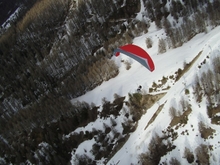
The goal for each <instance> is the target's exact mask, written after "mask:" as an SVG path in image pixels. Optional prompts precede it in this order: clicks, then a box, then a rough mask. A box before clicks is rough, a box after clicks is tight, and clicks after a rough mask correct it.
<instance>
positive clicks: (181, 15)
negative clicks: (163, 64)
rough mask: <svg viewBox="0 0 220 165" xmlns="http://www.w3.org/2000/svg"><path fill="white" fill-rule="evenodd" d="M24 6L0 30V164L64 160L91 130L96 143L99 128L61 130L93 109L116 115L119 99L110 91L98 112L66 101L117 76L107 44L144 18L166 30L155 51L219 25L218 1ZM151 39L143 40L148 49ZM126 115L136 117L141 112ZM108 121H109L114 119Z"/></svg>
mask: <svg viewBox="0 0 220 165" xmlns="http://www.w3.org/2000/svg"><path fill="white" fill-rule="evenodd" d="M141 3H143V4H144V11H143V12H142V13H141V19H140V18H137V17H136V16H137V13H139V12H140V10H141ZM27 4H28V5H27ZM24 6H26V7H24V8H23V12H21V13H20V15H19V17H18V18H17V20H16V21H13V22H12V23H11V24H10V27H9V28H1V32H0V34H1V36H0V82H1V83H0V147H1V148H4V150H1V151H0V164H9V163H12V164H20V163H27V162H30V163H32V164H39V162H42V163H43V164H67V163H68V162H70V158H71V151H72V150H73V149H74V148H76V147H77V146H78V145H79V144H80V142H82V141H83V140H85V139H91V137H94V136H97V137H98V138H100V141H102V140H101V138H102V135H103V134H102V133H101V132H99V131H96V130H94V131H93V132H87V133H79V134H77V135H76V134H75V135H72V136H70V138H64V135H67V134H68V133H70V132H72V131H74V130H75V129H76V128H78V127H79V126H85V125H87V124H88V123H89V122H91V121H95V120H96V119H97V116H98V115H100V116H101V117H102V118H106V117H109V116H110V115H115V116H117V115H118V112H119V111H120V110H121V109H122V107H123V100H124V98H123V97H119V96H117V95H116V96H115V102H113V103H110V102H108V101H106V100H105V99H103V110H102V113H100V112H98V108H99V107H97V106H96V105H93V104H92V105H89V104H88V103H85V102H82V103H80V102H78V103H76V104H74V105H73V104H71V103H70V99H73V98H76V97H78V96H81V95H82V94H85V93H86V92H88V91H90V90H92V89H94V88H95V87H97V86H98V85H100V84H101V83H103V82H104V81H108V80H109V79H112V78H114V77H116V76H117V75H118V73H119V70H118V66H117V65H116V64H115V63H114V61H113V60H111V57H112V55H113V51H114V49H115V48H116V47H118V46H121V45H123V44H127V43H132V40H133V39H134V38H135V37H137V36H140V35H142V34H145V33H147V32H148V28H149V27H150V23H152V22H155V24H156V26H157V28H158V29H162V28H163V29H165V32H166V37H165V38H164V39H160V40H159V42H158V54H162V53H164V52H166V51H167V50H168V49H172V48H176V47H180V46H182V44H183V43H185V42H187V41H189V40H190V39H192V38H193V37H194V36H195V35H196V34H198V33H201V32H206V28H207V26H211V27H216V26H218V25H219V24H220V10H219V8H220V1H219V0H213V1H205V0H203V1H201V0H200V1H199V0H191V1H184V0H182V1H180V0H170V1H167V0H161V1H158V0H148V1H143V2H142V1H140V0H86V1H74V0H35V1H34V0H33V1H31V3H29V1H28V2H26V1H25V3H24ZM152 44H153V41H152V39H151V38H147V39H146V45H147V47H148V48H150V47H152ZM140 97H141V96H139V95H134V96H132V95H131V96H130V100H129V102H128V104H129V105H130V107H136V108H142V106H143V105H136V103H135V101H134V100H138V99H139V98H140ZM158 97H159V96H158ZM156 100H157V99H154V100H153V101H156ZM109 109H110V110H109ZM131 109H132V108H131ZM131 111H132V110H131ZM131 113H134V114H132V115H133V118H132V120H133V121H137V120H138V119H139V118H140V116H141V115H142V113H143V112H141V113H135V112H133V111H132V112H131ZM111 123H112V125H115V124H116V123H115V122H114V120H113V119H111ZM103 127H104V129H105V131H106V133H107V132H108V131H110V130H109V128H108V127H107V126H106V125H103ZM135 127H136V125H135V124H131V121H130V120H128V121H127V122H126V124H124V132H121V133H118V132H117V131H115V139H117V140H118V143H119V144H123V141H125V139H126V138H127V136H126V135H125V134H126V132H131V131H133V130H134V129H135ZM120 140H121V141H120ZM44 143H45V144H49V145H44ZM105 145H106V144H103V146H105ZM95 147H98V148H99V147H100V146H95ZM95 147H94V152H95V150H98V149H97V148H95ZM105 147H106V152H105V153H103V155H102V156H103V157H108V156H109V155H108V154H109V153H108V152H107V150H109V149H112V147H113V146H108V145H106V146H105ZM117 149H118V147H114V152H116V150H117ZM111 154H113V152H112V153H111ZM36 155H37V156H36ZM98 156H100V155H96V157H97V159H99V158H98ZM79 159H80V158H79ZM82 163H83V160H82ZM93 163H94V162H93Z"/></svg>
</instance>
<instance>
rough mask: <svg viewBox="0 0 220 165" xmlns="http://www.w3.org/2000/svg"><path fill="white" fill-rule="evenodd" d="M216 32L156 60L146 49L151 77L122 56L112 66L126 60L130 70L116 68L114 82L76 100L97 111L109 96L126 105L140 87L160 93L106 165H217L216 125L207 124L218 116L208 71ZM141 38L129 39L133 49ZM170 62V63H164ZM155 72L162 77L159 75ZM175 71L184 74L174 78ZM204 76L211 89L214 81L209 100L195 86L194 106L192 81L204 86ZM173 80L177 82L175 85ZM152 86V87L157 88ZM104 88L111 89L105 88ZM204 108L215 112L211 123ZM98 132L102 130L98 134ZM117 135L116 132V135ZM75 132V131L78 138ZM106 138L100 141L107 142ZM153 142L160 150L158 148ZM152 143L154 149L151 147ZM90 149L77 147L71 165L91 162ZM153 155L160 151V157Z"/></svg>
mask: <svg viewBox="0 0 220 165" xmlns="http://www.w3.org/2000/svg"><path fill="white" fill-rule="evenodd" d="M151 30H152V32H151V31H149V33H148V34H147V35H150V36H151V37H152V38H153V37H157V36H158V32H157V33H155V32H154V30H155V29H154V28H153V27H152V29H151ZM218 30H219V27H218V28H215V29H213V30H211V31H210V32H209V33H207V34H199V35H197V36H195V37H194V38H193V39H192V40H191V41H190V42H188V43H186V44H184V45H183V46H182V47H180V48H177V49H174V50H169V51H168V52H166V53H164V54H162V55H159V56H158V55H156V54H155V53H154V52H157V51H156V49H157V47H156V46H155V47H152V48H151V49H149V50H148V51H149V52H150V54H152V58H153V59H154V61H155V65H156V70H155V72H154V73H150V72H147V71H146V69H145V68H143V67H141V66H140V64H139V63H137V62H135V61H133V60H131V59H128V58H127V57H125V56H123V57H121V59H114V60H116V62H117V60H118V63H119V64H120V61H126V60H130V63H131V68H130V69H129V70H126V69H125V65H124V64H123V63H122V64H121V65H120V73H119V75H118V76H117V77H116V78H114V79H112V80H109V81H107V82H104V83H103V84H102V85H101V86H99V87H97V88H95V89H94V90H92V91H90V92H88V93H87V94H86V95H83V96H81V97H79V98H77V100H78V101H86V102H89V103H92V102H93V103H97V104H96V105H101V102H100V101H101V100H102V98H106V100H110V101H113V100H114V97H113V96H114V93H117V94H119V95H121V96H125V97H126V98H127V100H128V98H129V95H128V93H136V89H137V87H138V85H142V86H143V87H144V88H143V93H148V92H149V91H148V90H149V89H150V88H156V89H154V91H152V94H157V93H161V92H162V93H165V95H164V96H162V98H161V99H159V100H158V101H155V103H154V105H153V106H152V107H151V108H149V109H146V108H144V110H145V111H146V112H145V113H144V115H143V116H142V117H141V118H140V121H138V122H137V126H136V127H137V128H136V130H135V131H134V132H133V133H129V138H128V140H127V141H125V144H124V145H123V147H122V148H121V149H120V150H119V151H118V152H117V153H116V154H115V155H114V156H113V157H112V159H110V160H109V161H108V163H107V164H159V163H168V164H169V163H170V164H172V163H175V162H176V163H179V164H191V163H193V162H194V163H195V162H197V163H198V162H200V163H201V164H204V163H207V162H209V163H210V164H218V163H219V159H218V158H219V156H218V152H219V149H218V147H219V140H218V139H219V136H220V135H219V131H220V130H219V126H218V125H219V123H218V122H213V118H218V115H219V110H217V109H219V92H218V90H219V75H218V71H217V72H216V71H214V65H213V62H214V61H218V60H219V51H220V50H219V42H218V40H217V38H218V35H219V34H218ZM161 33H162V32H161ZM155 34H157V36H156V35H155ZM147 35H144V36H141V37H138V38H135V40H134V44H137V45H139V46H142V45H141V43H143V41H144V39H145V38H146V37H147ZM171 57H172V60H168V59H170V58H171ZM173 57H175V58H173ZM217 59H218V60H217ZM171 66H172V67H171ZM179 66H181V67H179ZM159 70H163V71H165V72H162V73H161V72H159ZM180 70H181V71H182V72H184V73H180ZM208 70H209V71H210V70H211V73H212V75H213V76H214V75H216V76H214V77H215V78H214V77H212V79H211V80H213V83H214V82H215V81H216V82H217V83H215V87H214V88H213V89H214V91H212V94H208V95H207V94H206V93H205V92H204V90H205V88H206V86H203V87H202V85H201V88H204V89H201V91H200V92H201V93H200V95H201V96H200V100H198V96H197V94H196V91H195V88H196V87H195V85H196V81H198V80H195V79H196V78H195V77H196V75H197V76H198V77H200V78H201V80H200V83H202V82H204V80H202V78H203V77H202V75H204V74H205V73H207V71H208ZM178 71H179V73H178ZM178 74H180V75H181V77H179V78H178V79H177V77H178V76H177V75H178ZM131 75H132V79H131ZM175 77H176V79H175ZM200 78H199V79H200ZM152 84H157V87H154V86H153V85H152ZM204 84H205V83H204ZM110 86H111V88H109V87H110ZM95 93H99V95H95ZM92 96H96V97H92ZM208 97H210V98H211V99H210V102H211V103H210V104H207V98H208ZM126 98H125V100H126ZM74 101H75V100H73V102H74ZM209 105H210V106H211V105H212V106H211V107H212V108H213V109H215V110H214V111H215V112H214V114H213V115H214V116H215V117H214V116H212V117H210V115H208V113H207V111H208V109H209V108H208V106H209ZM124 106H125V108H124V109H127V108H126V107H127V106H126V105H124ZM212 108H211V109H212ZM123 111H124V110H123V109H122V111H121V112H120V113H121V114H122V115H120V116H119V117H116V119H115V120H116V121H118V123H117V122H116V123H117V124H116V125H117V127H118V125H119V126H120V123H123V121H124V120H125V119H124V115H125V112H123ZM211 111H212V110H211ZM152 119H153V120H152ZM108 120H109V119H108ZM108 120H101V122H100V120H97V121H95V122H94V123H92V124H90V125H88V126H86V127H84V128H80V129H79V130H80V131H83V132H85V131H91V130H92V128H98V127H100V123H105V124H106V125H108V126H109V125H110V127H111V125H112V124H111V122H110V121H108ZM122 125H123V124H122ZM91 127H92V128H91ZM99 129H100V130H102V129H103V128H102V127H101V128H99ZM121 129H122V128H120V127H119V128H117V129H116V130H118V131H119V130H121ZM79 130H76V131H78V132H79ZM119 132H121V131H119ZM111 134H112V132H110V133H108V134H107V135H106V136H109V138H110V137H111V136H112V135H111ZM159 142H160V143H161V146H160V144H158V143H159ZM152 143H153V144H154V145H156V147H154V146H151V145H150V144H152ZM95 144H96V141H95V139H91V140H90V141H85V143H82V145H80V146H79V147H78V148H77V149H76V150H74V152H73V153H72V155H73V156H72V164H77V160H81V159H82V157H83V158H85V159H84V160H90V159H94V158H96V157H94V156H93V155H92V153H93V152H88V150H90V151H92V148H93V146H94V145H95ZM153 144H152V145H153ZM89 146H91V148H90V147H89ZM157 148H158V149H157ZM99 149H100V150H99V152H103V151H102V148H99ZM85 150H86V152H85ZM158 150H161V153H160V152H158ZM80 155H81V156H82V155H83V156H82V157H81V158H80ZM151 157H154V159H155V160H151V159H149V158H151ZM203 157H204V159H203ZM76 158H78V159H76ZM86 158H88V159H86ZM102 159H103V160H102ZM102 159H101V160H100V161H99V162H100V164H105V163H104V162H105V158H104V157H103V158H102ZM103 161H104V162H103ZM150 161H151V162H150ZM78 163H79V162H78Z"/></svg>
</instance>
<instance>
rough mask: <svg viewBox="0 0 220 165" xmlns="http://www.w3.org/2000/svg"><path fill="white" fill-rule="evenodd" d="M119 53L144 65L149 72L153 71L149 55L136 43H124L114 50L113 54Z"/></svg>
mask: <svg viewBox="0 0 220 165" xmlns="http://www.w3.org/2000/svg"><path fill="white" fill-rule="evenodd" d="M120 53H123V54H125V55H127V56H129V57H131V58H133V59H134V60H136V61H138V62H139V63H140V64H142V65H143V66H145V67H146V68H147V69H148V70H150V71H151V72H153V71H154V69H155V67H154V62H153V60H152V59H151V57H150V56H149V54H148V53H147V52H146V51H145V50H144V49H142V48H141V47H139V46H137V45H132V44H128V45H124V46H121V47H119V48H117V49H115V50H114V55H115V56H119V54H120Z"/></svg>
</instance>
